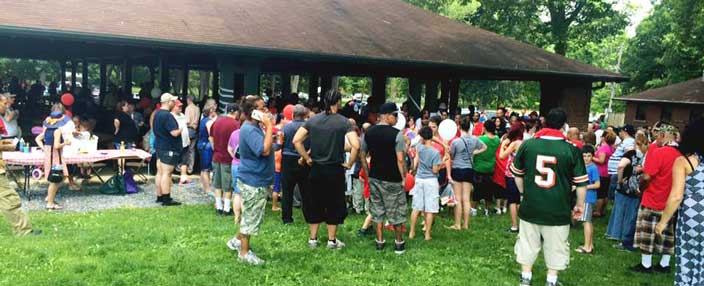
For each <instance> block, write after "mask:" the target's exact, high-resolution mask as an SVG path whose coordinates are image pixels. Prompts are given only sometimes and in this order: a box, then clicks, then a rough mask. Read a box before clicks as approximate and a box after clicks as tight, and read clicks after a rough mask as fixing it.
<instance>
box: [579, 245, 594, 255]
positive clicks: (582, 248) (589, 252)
mask: <svg viewBox="0 0 704 286" xmlns="http://www.w3.org/2000/svg"><path fill="white" fill-rule="evenodd" d="M575 251H576V252H577V253H581V254H586V255H592V254H594V249H593V248H592V251H587V250H586V249H584V246H580V247H577V249H575Z"/></svg>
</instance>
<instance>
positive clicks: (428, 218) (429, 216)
mask: <svg viewBox="0 0 704 286" xmlns="http://www.w3.org/2000/svg"><path fill="white" fill-rule="evenodd" d="M434 216H435V214H433V213H428V212H426V213H425V240H431V239H433V238H432V236H431V234H432V231H433V217H434Z"/></svg>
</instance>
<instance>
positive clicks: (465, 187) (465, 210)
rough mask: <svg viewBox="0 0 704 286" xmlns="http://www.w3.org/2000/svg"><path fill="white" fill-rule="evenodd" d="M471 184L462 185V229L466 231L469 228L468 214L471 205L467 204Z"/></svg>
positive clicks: (470, 192) (470, 193)
mask: <svg viewBox="0 0 704 286" xmlns="http://www.w3.org/2000/svg"><path fill="white" fill-rule="evenodd" d="M471 195H472V184H470V183H464V182H463V183H462V218H463V219H464V223H463V224H462V229H468V228H469V214H470V211H471V205H470V203H469V200H470V198H471V197H472V196H471Z"/></svg>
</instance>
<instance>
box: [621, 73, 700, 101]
mask: <svg viewBox="0 0 704 286" xmlns="http://www.w3.org/2000/svg"><path fill="white" fill-rule="evenodd" d="M617 99H618V100H623V101H636V102H663V103H681V104H704V77H701V78H699V77H698V78H695V79H691V80H688V81H684V82H680V83H675V84H671V85H668V86H664V87H660V88H654V89H649V90H646V91H643V92H641V93H636V94H631V95H627V96H624V97H619V98H617Z"/></svg>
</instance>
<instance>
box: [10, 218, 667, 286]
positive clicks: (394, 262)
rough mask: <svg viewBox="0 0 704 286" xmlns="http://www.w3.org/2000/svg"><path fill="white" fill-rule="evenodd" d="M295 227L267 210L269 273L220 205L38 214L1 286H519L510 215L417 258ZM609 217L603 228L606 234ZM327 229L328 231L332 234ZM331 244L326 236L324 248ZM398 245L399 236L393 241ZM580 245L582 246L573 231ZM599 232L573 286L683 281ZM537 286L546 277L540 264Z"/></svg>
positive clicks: (448, 238) (599, 228)
mask: <svg viewBox="0 0 704 286" xmlns="http://www.w3.org/2000/svg"><path fill="white" fill-rule="evenodd" d="M294 213H295V214H296V217H295V219H296V223H295V224H294V225H289V226H284V225H282V224H281V222H280V219H279V217H278V213H276V215H273V214H271V213H270V212H269V211H267V216H266V218H265V224H264V226H263V227H262V232H261V234H260V235H259V236H257V237H255V238H254V241H253V245H252V246H253V248H254V250H255V251H256V252H257V254H258V255H259V256H260V257H262V258H263V259H265V260H266V265H264V266H261V267H253V266H247V265H243V264H240V263H238V262H237V260H236V254H235V253H233V252H231V251H230V250H229V249H227V247H226V246H225V242H226V241H227V240H228V239H230V238H231V237H232V235H233V234H234V233H235V230H236V227H235V225H234V224H233V223H232V219H231V218H225V217H217V216H215V214H214V211H213V210H212V207H211V206H205V205H200V206H182V207H174V208H152V209H117V210H110V211H102V212H92V213H85V214H80V213H68V212H66V213H56V212H55V213H47V212H32V213H31V214H30V216H31V218H32V220H33V223H34V225H35V226H36V227H37V228H41V229H42V230H44V234H43V235H42V236H39V237H24V238H14V237H12V236H11V235H10V229H9V227H8V226H7V224H4V223H3V224H0V245H1V246H0V285H427V286H429V285H517V280H518V279H517V278H518V276H519V271H518V266H517V265H516V263H515V262H514V254H513V243H514V241H515V235H511V234H509V233H506V232H505V231H504V230H505V228H506V226H507V225H508V217H507V216H506V215H504V216H501V217H490V218H485V217H476V218H475V219H474V220H473V222H472V226H471V229H470V230H469V231H464V232H453V231H450V230H447V229H445V228H443V225H448V224H450V222H449V220H448V219H447V218H442V219H440V220H438V222H437V224H436V227H435V230H436V231H435V232H434V236H433V241H432V242H425V241H423V240H422V235H421V239H418V238H416V239H415V240H413V241H409V243H408V244H407V252H406V254H405V255H402V256H398V255H396V254H394V253H393V248H392V247H388V246H389V245H387V248H386V250H385V251H384V252H383V253H378V252H376V251H375V250H374V246H373V240H372V238H371V237H367V238H358V237H357V235H356V232H357V229H358V227H359V226H360V224H361V222H362V220H363V217H362V216H358V215H352V216H351V217H350V218H348V219H347V224H346V225H344V226H343V227H341V231H340V234H339V238H340V239H342V240H343V241H344V242H346V243H347V248H346V249H343V250H340V251H330V250H327V249H325V248H324V247H322V248H318V249H313V250H311V249H309V248H308V246H307V244H306V239H307V227H306V226H305V225H304V224H303V220H302V218H301V217H300V210H295V212H294ZM605 227H606V219H600V220H599V221H597V223H596V233H597V234H603V233H604V228H605ZM322 232H323V233H324V230H323V231H322ZM324 239H325V237H321V240H324ZM386 240H387V241H388V242H391V241H392V240H393V238H392V234H391V233H387V234H386ZM571 241H572V248H575V247H576V246H577V245H579V243H581V242H582V232H581V230H574V231H572V233H571ZM611 244H612V243H611V242H610V241H606V240H604V239H602V238H601V235H598V238H597V239H596V252H595V255H594V256H581V255H578V254H576V253H574V252H573V255H572V262H571V265H570V268H569V269H568V270H567V271H566V272H564V273H563V274H562V275H561V276H560V280H561V281H562V282H563V283H564V284H565V285H672V281H673V277H672V275H656V274H651V275H636V274H632V273H628V272H627V271H626V270H625V269H626V267H628V266H630V265H633V264H635V263H637V261H639V259H640V258H639V255H638V254H636V253H625V252H619V251H616V250H614V249H612V248H611ZM533 281H534V285H543V283H544V281H545V273H544V264H543V262H542V258H540V259H539V261H538V263H537V264H536V267H535V270H534V280H533Z"/></svg>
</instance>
